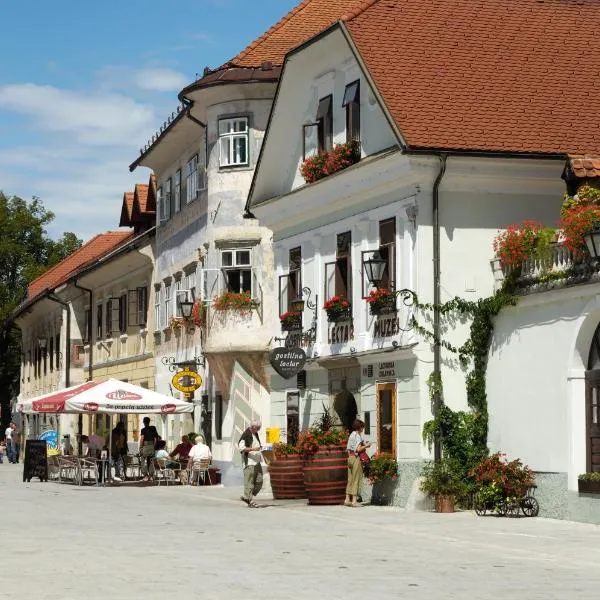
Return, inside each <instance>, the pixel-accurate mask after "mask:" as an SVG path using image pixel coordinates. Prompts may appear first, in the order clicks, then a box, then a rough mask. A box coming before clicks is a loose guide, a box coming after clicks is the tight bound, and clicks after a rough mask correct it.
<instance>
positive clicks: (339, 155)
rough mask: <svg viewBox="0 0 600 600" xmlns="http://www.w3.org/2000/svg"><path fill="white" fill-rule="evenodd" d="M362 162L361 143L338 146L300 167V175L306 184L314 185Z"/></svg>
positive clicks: (309, 159) (311, 158) (306, 161)
mask: <svg viewBox="0 0 600 600" xmlns="http://www.w3.org/2000/svg"><path fill="white" fill-rule="evenodd" d="M359 160H360V143H359V142H347V143H345V144H337V145H335V146H334V147H333V148H332V149H331V150H329V151H328V152H319V153H318V154H315V155H314V156H311V157H309V158H307V159H306V160H305V161H304V162H303V163H302V164H301V165H300V174H301V175H302V177H303V178H304V181H305V182H306V183H313V182H314V181H318V180H319V179H323V178H324V177H327V176H328V175H332V174H333V173H337V172H338V171H342V170H343V169H346V168H347V167H349V166H350V165H353V164H354V163H356V162H358V161H359Z"/></svg>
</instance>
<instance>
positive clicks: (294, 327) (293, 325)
mask: <svg viewBox="0 0 600 600" xmlns="http://www.w3.org/2000/svg"><path fill="white" fill-rule="evenodd" d="M279 320H280V322H281V331H299V330H300V329H302V313H301V312H296V311H288V312H285V313H283V314H282V315H280V316H279Z"/></svg>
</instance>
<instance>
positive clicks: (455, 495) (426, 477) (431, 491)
mask: <svg viewBox="0 0 600 600" xmlns="http://www.w3.org/2000/svg"><path fill="white" fill-rule="evenodd" d="M421 474H422V476H423V479H422V480H421V491H422V492H424V493H425V494H427V495H428V496H433V498H434V499H435V510H436V512H454V504H455V502H456V500H457V499H459V498H461V497H462V496H464V495H465V493H466V492H467V484H466V482H465V481H464V479H463V474H462V468H461V466H460V464H459V463H458V462H457V461H456V460H452V459H449V458H443V459H442V460H440V461H439V462H433V463H428V464H426V465H425V466H424V467H423V470H422V473H421Z"/></svg>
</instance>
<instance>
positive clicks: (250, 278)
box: [140, 82, 274, 480]
mask: <svg viewBox="0 0 600 600" xmlns="http://www.w3.org/2000/svg"><path fill="white" fill-rule="evenodd" d="M273 91H274V86H273V84H272V83H243V82H242V83H231V84H228V85H225V86H219V87H218V88H214V89H213V88H208V89H200V90H198V91H196V92H195V93H190V94H189V96H190V97H189V99H188V102H189V103H190V105H191V108H190V109H189V114H190V117H188V116H184V117H183V118H180V119H179V120H178V121H176V122H174V123H173V124H172V126H171V129H170V130H169V131H168V132H166V134H165V135H164V137H163V138H161V139H160V140H159V141H158V142H157V143H156V144H155V145H154V146H153V147H152V148H151V150H150V151H149V152H148V154H147V155H146V156H145V157H144V158H143V160H142V161H141V163H140V164H142V165H143V166H148V167H150V168H152V169H153V171H154V173H155V175H156V178H157V187H158V189H159V190H161V192H162V200H161V199H160V198H159V200H158V202H159V206H158V207H157V219H158V222H157V263H156V270H155V273H154V291H153V293H154V300H151V305H154V310H155V320H156V322H157V323H158V326H157V327H156V329H155V332H154V342H155V348H156V350H155V364H154V367H155V381H156V389H157V390H158V391H160V392H162V393H166V394H169V395H173V396H175V397H179V396H182V394H180V392H178V391H177V390H176V389H175V387H174V386H173V385H172V381H171V380H172V377H173V375H174V373H175V372H176V371H177V370H179V369H180V367H181V364H182V363H184V362H185V361H196V364H195V365H193V368H194V369H195V370H197V372H198V373H199V375H200V376H201V377H202V380H203V382H202V387H201V388H200V389H198V390H197V391H196V392H195V394H194V400H193V401H194V403H195V404H196V410H195V414H194V417H193V422H192V420H191V419H189V420H184V419H181V418H179V417H169V421H170V422H169V423H168V424H167V423H166V422H165V424H164V426H163V435H164V436H165V437H166V438H167V440H168V443H169V447H172V446H173V445H175V444H176V443H177V442H178V440H179V437H180V436H181V435H183V434H187V433H189V432H191V431H196V432H198V431H200V432H202V433H204V435H205V437H207V439H208V441H209V443H210V444H211V448H212V453H213V459H214V462H215V463H216V464H217V465H218V466H220V467H221V468H222V469H223V471H224V473H223V476H224V479H225V480H227V478H238V477H239V476H241V471H237V470H235V469H232V468H231V467H232V461H233V460H234V459H235V457H236V454H237V453H236V452H235V451H234V446H235V445H236V444H237V440H238V438H239V436H240V435H241V432H242V431H243V430H244V429H245V427H247V425H248V423H249V421H250V420H251V419H253V418H260V419H262V421H263V423H264V425H265V426H268V424H269V421H268V419H269V393H268V382H267V378H266V376H265V375H264V363H265V357H266V352H267V350H268V342H269V338H268V334H269V330H268V329H267V328H266V327H265V319H266V318H267V316H268V315H270V313H271V311H272V310H273V308H272V303H273V293H272V287H271V283H272V271H273V257H272V247H271V239H272V238H271V233H270V232H269V231H268V230H266V229H265V228H263V227H260V226H259V225H258V223H257V222H256V220H254V219H247V218H246V219H245V218H244V204H245V201H246V197H247V193H248V189H249V186H250V183H251V181H252V174H253V172H254V168H255V164H256V160H257V157H258V154H259V150H260V145H261V143H262V138H263V135H264V130H265V127H266V123H267V119H268V116H269V111H270V107H271V99H272V94H273ZM186 110H187V109H186ZM231 123H235V125H233V127H232V129H233V128H240V127H243V126H244V125H245V126H246V128H247V129H246V131H245V133H244V132H242V137H244V140H245V141H243V142H241V144H242V146H243V147H242V149H241V150H240V148H239V147H238V148H237V150H235V152H239V154H233V155H231V154H230V155H228V156H227V157H225V156H224V152H225V151H226V150H227V148H228V146H226V145H225V142H223V141H222V139H221V138H222V137H223V132H224V131H225V130H226V129H227V128H228V127H230V126H231V125H230V124H231ZM236 134H237V131H234V132H233V137H235V135H236ZM232 144H233V142H232ZM230 151H231V152H234V151H233V150H230ZM244 153H245V154H244ZM194 156H197V157H198V164H199V165H201V169H200V168H199V169H198V171H197V177H198V179H196V180H195V181H199V182H200V183H198V190H197V193H194V194H188V192H186V191H185V190H183V191H182V199H181V202H179V201H178V200H177V199H176V198H172V200H171V204H170V211H166V210H164V208H161V206H160V203H161V202H163V203H164V202H166V195H165V190H166V189H169V186H170V189H171V194H174V193H175V187H174V183H173V182H175V181H179V177H180V176H179V175H178V172H180V173H181V178H182V181H185V177H186V169H187V168H188V167H187V166H188V164H189V162H190V160H191V158H192V157H194ZM244 158H245V160H244ZM228 162H234V163H239V164H225V163H228ZM169 180H170V181H171V183H168V181H169ZM188 187H189V183H188ZM167 213H170V214H168V216H167ZM229 260H231V261H233V262H232V264H231V265H229V266H230V267H231V268H232V269H233V271H231V270H228V269H226V268H225V267H226V266H227V264H228V263H227V261H229ZM236 261H242V262H243V265H242V264H241V262H240V265H238V263H237V262H236ZM236 266H239V267H240V268H239V269H237V270H236V269H235V268H234V267H236ZM242 271H244V273H242ZM236 277H239V280H237V286H238V287H240V286H244V289H246V287H245V286H248V287H249V288H251V290H250V291H251V297H252V299H253V301H254V302H255V307H254V308H252V309H251V310H249V311H242V312H239V311H231V310H226V311H218V310H215V308H214V301H215V299H217V298H218V297H220V296H221V295H222V294H223V293H224V292H226V291H228V290H229V291H234V292H237V291H241V288H240V289H237V288H236V282H235V281H234V280H235V279H236ZM242 279H243V283H240V281H241V280H242ZM232 282H233V283H232ZM167 287H169V288H170V290H169V292H167V289H166V288H167ZM177 290H179V291H180V292H182V291H183V290H190V291H191V294H192V295H193V297H194V299H195V301H197V302H199V303H201V304H202V307H203V309H204V318H203V322H202V323H201V324H200V323H197V324H196V325H195V326H194V325H190V324H187V323H182V325H183V326H180V327H171V326H170V324H171V321H170V317H172V316H176V310H177V304H176V302H177V295H176V291H177ZM167 293H168V296H169V300H167ZM169 304H170V305H169Z"/></svg>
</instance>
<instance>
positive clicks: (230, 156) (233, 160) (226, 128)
mask: <svg viewBox="0 0 600 600" xmlns="http://www.w3.org/2000/svg"><path fill="white" fill-rule="evenodd" d="M219 165H220V166H221V167H240V166H245V165H248V118H247V117H236V118H234V119H219Z"/></svg>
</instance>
